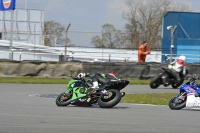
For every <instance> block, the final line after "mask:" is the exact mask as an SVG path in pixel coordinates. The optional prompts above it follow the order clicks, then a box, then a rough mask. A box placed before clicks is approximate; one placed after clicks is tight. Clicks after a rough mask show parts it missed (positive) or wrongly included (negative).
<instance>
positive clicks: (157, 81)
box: [150, 75, 162, 89]
mask: <svg viewBox="0 0 200 133" xmlns="http://www.w3.org/2000/svg"><path fill="white" fill-rule="evenodd" d="M161 83H162V79H161V76H160V75H158V76H156V77H154V78H153V79H152V80H151V82H150V87H151V89H156V88H158V86H160V85H161Z"/></svg>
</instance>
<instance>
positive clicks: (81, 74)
mask: <svg viewBox="0 0 200 133" xmlns="http://www.w3.org/2000/svg"><path fill="white" fill-rule="evenodd" d="M77 78H78V79H83V78H85V73H79V74H78V76H77Z"/></svg>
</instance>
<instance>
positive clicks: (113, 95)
mask: <svg viewBox="0 0 200 133" xmlns="http://www.w3.org/2000/svg"><path fill="white" fill-rule="evenodd" d="M128 84H129V81H127V80H119V79H116V80H112V79H111V80H108V81H107V82H106V84H103V85H100V86H99V87H100V89H99V90H97V91H96V92H93V93H88V91H89V89H90V87H91V86H92V84H91V83H90V81H86V80H85V79H81V80H77V79H71V80H70V81H69V83H68V85H67V90H66V91H65V92H63V93H61V94H60V95H59V96H58V97H57V98H56V105H57V106H68V105H70V104H71V105H77V106H92V104H95V103H98V105H99V107H101V108H112V107H114V106H115V105H117V104H118V103H119V102H120V100H121V98H122V97H123V96H124V95H125V92H121V90H122V89H123V88H125V87H126V86H127V85H128Z"/></svg>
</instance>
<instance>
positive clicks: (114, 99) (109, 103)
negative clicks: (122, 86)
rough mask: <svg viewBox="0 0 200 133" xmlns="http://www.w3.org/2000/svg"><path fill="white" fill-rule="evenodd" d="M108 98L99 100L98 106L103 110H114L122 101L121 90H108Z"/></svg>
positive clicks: (104, 97)
mask: <svg viewBox="0 0 200 133" xmlns="http://www.w3.org/2000/svg"><path fill="white" fill-rule="evenodd" d="M107 92H108V93H109V95H108V96H103V97H100V98H99V99H98V105H99V107H101V108H112V107H114V106H115V105H117V104H118V103H119V102H120V100H121V97H122V96H121V93H120V91H119V90H116V89H110V90H107Z"/></svg>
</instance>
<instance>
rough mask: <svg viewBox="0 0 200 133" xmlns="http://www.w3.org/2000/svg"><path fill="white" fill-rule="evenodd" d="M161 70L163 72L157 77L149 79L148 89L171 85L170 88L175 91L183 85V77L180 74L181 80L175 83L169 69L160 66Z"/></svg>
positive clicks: (174, 78)
mask: <svg viewBox="0 0 200 133" xmlns="http://www.w3.org/2000/svg"><path fill="white" fill-rule="evenodd" d="M161 68H162V69H163V71H162V72H161V73H160V74H159V75H157V76H155V77H154V78H152V79H151V82H150V87H151V88H152V89H156V88H158V87H159V86H160V85H161V84H163V85H164V86H165V87H167V86H169V85H171V86H172V88H174V89H176V88H177V87H179V86H180V85H181V84H183V82H184V78H185V76H184V75H183V74H182V72H180V74H179V75H180V78H181V80H180V81H177V80H176V77H174V76H173V74H172V71H171V69H169V68H168V67H166V66H161ZM187 73H188V70H186V74H187Z"/></svg>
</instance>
